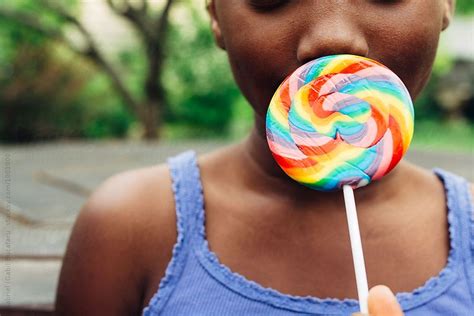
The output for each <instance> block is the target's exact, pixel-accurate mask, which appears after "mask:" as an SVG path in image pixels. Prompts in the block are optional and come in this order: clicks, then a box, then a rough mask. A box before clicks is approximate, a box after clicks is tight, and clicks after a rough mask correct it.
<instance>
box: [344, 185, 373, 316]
mask: <svg viewBox="0 0 474 316" xmlns="http://www.w3.org/2000/svg"><path fill="white" fill-rule="evenodd" d="M343 192H344V202H345V204H346V215H347V224H348V226H349V237H350V240H351V248H352V260H353V261H354V270H355V276H356V283H357V294H358V296H359V307H360V311H361V313H362V314H368V313H369V308H368V302H367V298H368V296H369V286H368V283H367V274H366V272H365V262H364V253H363V251H362V242H361V240H360V231H359V222H358V220H357V210H356V205H355V199H354V190H352V188H351V187H350V186H348V185H345V186H343Z"/></svg>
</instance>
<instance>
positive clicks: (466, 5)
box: [456, 0, 474, 14]
mask: <svg viewBox="0 0 474 316" xmlns="http://www.w3.org/2000/svg"><path fill="white" fill-rule="evenodd" d="M456 11H457V12H458V13H461V14H469V13H473V12H474V1H473V0H456Z"/></svg>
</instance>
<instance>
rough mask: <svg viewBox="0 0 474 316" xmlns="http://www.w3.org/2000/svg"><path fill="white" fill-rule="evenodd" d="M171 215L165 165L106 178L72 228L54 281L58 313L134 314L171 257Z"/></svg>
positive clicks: (173, 232) (173, 234) (173, 231)
mask: <svg viewBox="0 0 474 316" xmlns="http://www.w3.org/2000/svg"><path fill="white" fill-rule="evenodd" d="M175 214H176V213H175V211H174V199H173V193H172V189H171V179H170V175H169V170H168V167H167V166H166V165H156V166H150V167H144V168H140V169H135V170H129V171H125V172H122V173H119V174H116V175H113V176H111V177H109V178H108V179H106V180H105V181H104V182H103V183H102V184H101V185H100V186H99V187H98V188H97V189H96V190H95V191H94V192H93V193H92V195H91V196H90V197H89V199H88V200H87V202H86V203H85V204H84V206H83V207H82V209H81V211H80V213H79V215H78V217H77V219H76V222H75V225H74V228H73V230H72V233H71V237H70V240H69V243H68V247H67V250H66V253H65V257H64V261H63V268H62V271H61V276H60V280H59V286H58V294H57V300H56V301H57V310H58V313H59V314H58V315H61V314H67V315H73V314H71V313H73V312H74V311H81V313H82V314H91V315H92V314H107V315H112V314H117V315H119V314H124V311H126V312H127V313H126V314H139V313H140V312H141V310H142V309H143V306H146V305H147V304H148V301H149V299H150V297H151V296H152V295H153V292H155V291H156V289H155V288H153V289H148V288H147V287H148V286H149V284H150V286H152V287H154V285H155V284H158V283H159V282H157V281H156V280H158V281H159V279H160V278H162V277H163V275H164V274H165V270H166V266H167V264H168V262H169V261H170V259H171V251H172V248H173V245H174V243H175V241H176V235H177V233H176V225H175V223H176V215H175ZM150 293H151V294H150ZM78 304H80V306H77V305H78Z"/></svg>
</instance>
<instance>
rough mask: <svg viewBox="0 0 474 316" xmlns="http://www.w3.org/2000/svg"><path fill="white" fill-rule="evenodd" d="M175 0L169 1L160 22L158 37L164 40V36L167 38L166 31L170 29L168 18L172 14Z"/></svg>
mask: <svg viewBox="0 0 474 316" xmlns="http://www.w3.org/2000/svg"><path fill="white" fill-rule="evenodd" d="M173 2H174V0H167V1H166V4H165V7H164V8H163V12H162V13H161V16H160V18H159V20H158V32H157V33H158V37H159V39H163V36H166V31H167V28H168V16H169V14H170V10H171V6H172V5H173Z"/></svg>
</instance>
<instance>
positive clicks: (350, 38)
mask: <svg viewBox="0 0 474 316" xmlns="http://www.w3.org/2000/svg"><path fill="white" fill-rule="evenodd" d="M335 15H337V16H335ZM296 54H297V59H298V62H300V63H301V64H304V63H306V62H308V61H310V60H313V59H316V58H318V57H322V56H327V55H335V54H353V55H359V56H364V57H367V55H368V54H369V46H368V43H367V41H366V38H365V35H364V32H363V31H362V30H361V29H360V28H359V26H358V25H357V23H356V22H355V21H352V20H351V18H350V17H349V16H347V15H345V14H344V13H339V14H338V13H336V14H330V15H328V16H326V17H322V18H321V16H320V17H319V18H318V19H317V20H316V19H312V20H311V23H308V25H307V26H306V28H305V31H304V32H303V33H302V36H301V37H300V41H299V44H298V49H297V52H296Z"/></svg>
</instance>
